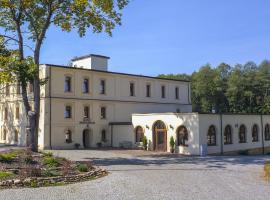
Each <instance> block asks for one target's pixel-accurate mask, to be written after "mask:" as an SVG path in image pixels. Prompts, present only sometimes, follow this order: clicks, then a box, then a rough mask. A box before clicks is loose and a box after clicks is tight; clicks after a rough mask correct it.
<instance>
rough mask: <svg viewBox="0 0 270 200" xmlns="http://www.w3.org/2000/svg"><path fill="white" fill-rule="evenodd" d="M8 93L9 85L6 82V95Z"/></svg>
mask: <svg viewBox="0 0 270 200" xmlns="http://www.w3.org/2000/svg"><path fill="white" fill-rule="evenodd" d="M9 95H10V87H9V85H8V84H6V96H9Z"/></svg>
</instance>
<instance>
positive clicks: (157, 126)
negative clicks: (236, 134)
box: [154, 120, 166, 129]
mask: <svg viewBox="0 0 270 200" xmlns="http://www.w3.org/2000/svg"><path fill="white" fill-rule="evenodd" d="M154 129H166V125H165V124H164V123H163V121H160V120H158V121H156V122H155V124H154Z"/></svg>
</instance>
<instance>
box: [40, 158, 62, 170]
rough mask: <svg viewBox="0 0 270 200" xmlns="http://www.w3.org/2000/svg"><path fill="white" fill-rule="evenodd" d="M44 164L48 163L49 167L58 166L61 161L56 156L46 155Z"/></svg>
mask: <svg viewBox="0 0 270 200" xmlns="http://www.w3.org/2000/svg"><path fill="white" fill-rule="evenodd" d="M42 163H43V165H46V166H47V167H50V168H52V167H58V166H59V165H60V163H59V162H58V160H57V159H56V158H54V157H44V158H43V160H42Z"/></svg>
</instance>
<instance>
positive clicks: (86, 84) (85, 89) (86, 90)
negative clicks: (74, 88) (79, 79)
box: [82, 78, 89, 94]
mask: <svg viewBox="0 0 270 200" xmlns="http://www.w3.org/2000/svg"><path fill="white" fill-rule="evenodd" d="M82 90H83V93H84V94H86V93H89V80H88V78H85V79H83V87H82Z"/></svg>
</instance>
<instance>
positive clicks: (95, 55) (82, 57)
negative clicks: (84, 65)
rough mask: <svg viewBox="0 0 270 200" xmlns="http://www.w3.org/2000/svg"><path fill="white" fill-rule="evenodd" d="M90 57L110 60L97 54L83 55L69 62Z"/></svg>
mask: <svg viewBox="0 0 270 200" xmlns="http://www.w3.org/2000/svg"><path fill="white" fill-rule="evenodd" d="M90 57H99V58H105V59H110V57H108V56H103V55H98V54H88V55H84V56H78V57H74V58H72V59H71V61H77V60H82V59H85V58H90Z"/></svg>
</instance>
